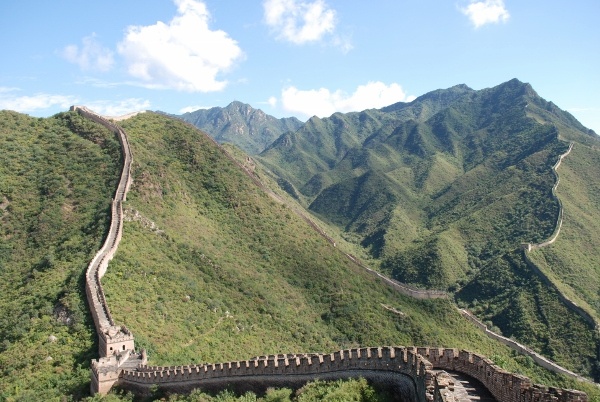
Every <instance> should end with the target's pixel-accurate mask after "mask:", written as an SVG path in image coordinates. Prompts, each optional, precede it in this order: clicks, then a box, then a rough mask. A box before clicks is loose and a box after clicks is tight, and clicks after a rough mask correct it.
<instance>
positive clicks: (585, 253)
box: [530, 143, 600, 320]
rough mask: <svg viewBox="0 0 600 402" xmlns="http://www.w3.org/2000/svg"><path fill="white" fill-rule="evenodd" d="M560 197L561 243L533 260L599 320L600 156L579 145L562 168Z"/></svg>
mask: <svg viewBox="0 0 600 402" xmlns="http://www.w3.org/2000/svg"><path fill="white" fill-rule="evenodd" d="M559 175H560V184H559V186H558V189H557V194H558V196H559V197H560V199H561V201H562V204H563V208H564V222H563V226H562V229H561V232H560V235H559V237H558V240H557V241H556V242H555V243H554V244H552V245H551V246H548V247H546V248H543V249H540V250H536V251H534V252H532V253H530V257H531V259H532V260H533V261H534V262H535V263H536V264H537V265H538V266H540V267H542V268H543V269H544V272H545V273H546V274H547V275H548V276H550V277H551V278H552V279H553V282H554V283H556V284H557V286H558V287H559V288H560V289H561V290H562V291H563V292H564V293H565V294H566V295H567V296H568V297H569V298H571V299H572V300H574V301H576V302H577V303H578V304H580V305H582V306H584V307H585V308H586V309H587V310H588V311H589V312H591V313H592V314H593V315H594V316H595V317H596V319H597V320H598V317H600V297H599V296H600V254H599V253H598V252H597V247H596V245H597V244H598V243H599V242H600V221H599V220H598V219H597V217H598V216H600V183H599V182H598V177H600V153H599V150H598V148H597V146H591V147H590V146H586V145H584V144H581V143H578V144H576V145H575V147H574V148H573V150H572V151H571V154H569V156H568V157H567V158H565V159H564V161H563V163H562V164H561V166H560V168H559Z"/></svg>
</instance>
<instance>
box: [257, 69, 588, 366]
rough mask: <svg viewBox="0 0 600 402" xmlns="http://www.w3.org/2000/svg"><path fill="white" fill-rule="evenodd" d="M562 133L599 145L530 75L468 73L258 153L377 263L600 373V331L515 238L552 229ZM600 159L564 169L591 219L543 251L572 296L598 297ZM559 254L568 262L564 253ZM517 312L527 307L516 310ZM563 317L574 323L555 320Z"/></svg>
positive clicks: (534, 237)
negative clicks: (459, 81) (463, 82)
mask: <svg viewBox="0 0 600 402" xmlns="http://www.w3.org/2000/svg"><path fill="white" fill-rule="evenodd" d="M564 140H570V141H576V142H578V144H581V147H585V149H586V150H588V152H591V150H594V149H595V148H597V146H598V139H597V138H596V137H595V136H591V135H590V132H588V130H587V129H585V128H584V127H583V126H581V124H579V123H578V122H577V121H576V120H575V119H574V118H573V117H572V116H571V115H569V114H568V113H566V112H563V111H561V110H560V109H558V108H557V107H556V106H555V105H553V104H552V103H550V102H546V101H545V100H543V99H542V98H540V97H539V96H538V95H537V94H536V93H535V91H533V89H532V88H531V86H530V85H528V84H523V83H521V82H519V81H518V80H511V81H509V82H507V83H504V84H501V85H499V86H497V87H494V88H489V89H485V90H481V91H473V90H471V89H469V88H467V87H465V86H457V87H453V88H450V89H448V90H439V91H434V92H432V93H430V94H426V95H424V96H422V97H420V98H418V99H416V100H415V101H414V102H412V103H410V104H406V103H400V104H397V105H392V106H390V107H387V108H384V109H381V110H369V111H364V112H360V113H348V114H335V115H333V116H331V118H327V119H316V118H313V119H311V120H310V121H309V122H308V123H307V124H306V125H305V126H303V127H302V128H301V129H300V130H298V131H297V132H296V133H293V134H286V135H284V136H282V137H281V138H280V139H279V140H278V141H276V142H275V143H274V144H273V145H272V146H271V147H270V148H268V149H267V150H266V151H265V152H263V153H262V154H261V155H260V158H259V161H260V162H262V163H263V164H264V166H266V167H267V168H268V169H269V170H270V171H272V172H274V173H275V174H277V175H279V176H280V180H281V181H283V182H284V183H285V184H286V185H285V187H283V188H285V189H286V190H289V189H293V190H294V192H293V193H291V194H292V195H293V196H295V198H296V199H297V200H298V201H299V202H300V203H302V204H303V205H305V206H306V207H307V208H308V209H310V210H311V211H312V212H313V213H315V215H316V216H318V217H319V218H321V219H322V220H323V221H326V222H327V223H328V224H330V225H332V226H337V228H338V230H339V231H341V232H342V233H343V237H344V238H345V239H347V240H350V241H353V242H354V243H355V244H358V245H360V246H362V247H363V249H364V250H365V251H366V252H368V253H369V254H370V256H371V258H372V263H373V265H374V266H378V267H379V268H380V269H381V270H382V271H384V272H387V273H388V274H390V275H392V276H393V277H395V278H396V279H398V280H400V281H402V282H405V283H409V284H412V285H414V286H417V287H423V288H430V289H431V288H434V289H442V290H448V291H451V292H453V293H455V295H456V299H457V302H458V303H460V304H461V305H462V306H465V307H468V308H470V309H471V310H473V311H475V312H476V313H477V314H478V315H479V316H480V317H481V318H482V319H484V320H487V321H489V322H490V324H491V325H492V326H495V327H497V328H499V329H500V330H501V331H502V332H503V333H504V334H505V335H507V336H514V337H515V338H517V339H518V340H520V341H522V342H525V343H527V344H530V346H532V347H534V348H535V349H536V350H538V351H540V352H542V353H544V354H546V355H548V356H549V357H551V358H553V359H555V360H557V361H559V362H561V364H563V365H565V366H567V367H569V368H571V369H574V370H579V371H580V372H581V373H583V374H586V375H593V376H596V375H597V373H596V371H595V366H596V362H597V359H598V357H597V356H596V350H597V341H598V340H597V335H596V333H595V331H593V328H591V327H590V326H589V325H588V324H586V323H585V321H584V320H583V319H581V318H580V317H578V316H577V315H574V314H572V313H571V312H570V311H569V310H567V309H566V308H565V307H564V306H563V305H562V303H561V302H560V301H559V299H558V295H557V293H556V291H555V290H554V288H551V287H550V288H549V287H548V286H547V285H545V284H543V282H540V281H539V280H538V279H537V278H536V276H535V274H533V273H532V272H530V271H529V268H528V267H527V266H526V265H525V264H524V262H523V259H522V255H521V253H520V252H519V251H518V249H519V247H520V244H521V243H523V242H531V243H538V242H542V241H543V240H545V239H547V238H548V237H549V236H550V235H551V234H552V232H553V230H554V228H555V224H556V219H557V216H558V212H559V204H558V202H557V201H556V200H555V199H553V197H552V195H551V189H552V186H553V185H554V182H555V177H554V175H553V173H552V166H553V165H554V164H555V162H556V161H557V160H558V157H559V155H561V154H562V153H564V152H566V150H567V149H568V145H569V144H568V142H566V141H564ZM594 144H595V145H594ZM576 149H577V147H576ZM594 152H595V151H594ZM573 155H574V156H573V158H577V159H580V162H576V163H582V164H583V165H586V166H587V165H592V164H594V161H595V160H594V159H593V156H592V155H590V156H587V161H585V162H584V160H585V158H584V157H581V158H580V157H579V156H578V154H577V153H574V154H573ZM570 158H571V156H570V157H569V159H570ZM597 165H598V164H597V163H596V164H595V165H594V166H595V167H594V168H592V169H590V170H589V171H588V172H586V173H583V172H582V170H583V169H581V168H580V169H579V170H578V172H577V173H574V174H573V175H572V176H571V177H569V178H568V179H565V180H568V181H572V182H573V183H575V184H573V186H579V187H578V188H573V189H572V190H573V191H570V192H569V194H570V195H571V196H572V198H576V199H577V201H576V202H579V204H577V206H576V207H573V208H578V209H574V210H573V211H574V212H573V213H574V214H577V215H578V218H576V219H575V220H572V221H571V222H573V224H574V226H575V227H585V231H581V232H579V233H580V234H578V239H573V240H572V241H570V242H569V243H562V244H563V246H562V247H564V248H563V249H561V250H560V251H557V253H556V254H555V255H552V256H550V255H549V254H548V253H547V252H546V251H542V252H543V253H544V254H543V255H544V256H546V257H547V258H548V259H551V260H552V263H551V265H553V268H547V270H548V272H549V275H554V276H555V277H557V279H558V284H559V286H560V284H563V285H564V287H565V288H567V294H568V295H569V297H572V298H573V299H574V300H576V301H578V302H579V300H582V301H584V302H583V303H582V304H583V305H585V304H590V305H594V306H595V307H594V308H598V307H597V306H598V305H600V304H599V303H600V302H599V301H598V300H599V298H598V295H599V289H600V288H598V286H597V285H598V281H597V280H596V279H594V278H598V275H597V272H596V271H597V265H598V264H597V261H596V260H597V259H598V258H600V257H598V253H596V252H590V247H591V246H590V244H594V243H593V241H591V242H589V241H587V240H584V239H586V237H585V233H586V232H589V233H591V232H593V233H598V230H597V229H598V228H596V226H595V225H596V223H594V222H598V221H599V220H598V219H597V216H598V215H597V214H596V215H594V214H595V213H596V212H599V211H598V208H597V205H598V199H597V197H595V193H594V192H595V191H596V190H594V189H595V185H591V186H589V188H588V186H587V183H588V182H595V181H597V173H598V170H597ZM566 174H569V173H568V172H567V173H566ZM565 191H569V190H565ZM588 192H589V193H588ZM596 192H597V191H596ZM580 196H581V197H582V200H581V201H579V198H580ZM567 203H569V201H567ZM573 204H574V203H573V202H571V205H573ZM584 211H585V212H584ZM596 236H597V234H595V235H592V236H591V239H594V238H595V237H596ZM575 243H577V246H573V245H574V244H575ZM558 244H561V243H557V247H561V246H559V245H558ZM553 247H554V246H553ZM565 249H569V250H570V251H569V252H565ZM542 252H539V253H540V254H541V253H542ZM534 255H536V253H534ZM583 255H585V257H583ZM575 256H581V257H577V258H576V257H575ZM561 258H562V259H568V261H563V262H562V263H558V264H555V263H554V261H555V260H559V259H561ZM574 258H576V259H574ZM537 259H540V258H538V257H536V261H537ZM584 259H586V260H585V261H584ZM577 261H582V264H578V263H577ZM542 263H543V262H542ZM565 265H569V266H570V268H565V267H564V266H565ZM575 266H577V268H574V267H575ZM590 277H592V279H591V280H588V278H590ZM531 292H536V293H535V294H536V295H535V296H534V295H533V294H532V293H531ZM578 293H581V294H583V295H584V296H577V294H578ZM519 295H520V296H519ZM572 295H573V296H572ZM516 311H521V313H518V314H522V315H523V319H522V320H518V321H516V322H515V321H512V317H513V316H514V315H515V314H516V313H515V312H516ZM565 316H569V317H570V318H569V320H570V321H569V323H566V322H565V321H564V320H565ZM562 325H570V328H573V329H574V330H573V331H560V330H558V329H557V328H562Z"/></svg>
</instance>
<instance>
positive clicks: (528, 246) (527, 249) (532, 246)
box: [522, 143, 600, 330]
mask: <svg viewBox="0 0 600 402" xmlns="http://www.w3.org/2000/svg"><path fill="white" fill-rule="evenodd" d="M573 146H574V143H571V144H570V145H569V149H568V150H567V152H565V153H564V154H562V155H561V156H560V157H559V158H558V161H557V162H556V163H555V164H554V166H553V167H552V172H553V173H554V177H555V178H556V181H555V183H554V186H553V187H552V197H553V198H554V199H555V200H556V201H557V202H558V206H559V210H558V218H557V220H556V225H555V227H554V232H553V233H552V235H551V236H550V238H549V239H548V240H546V241H544V242H542V243H538V244H532V243H524V244H523V247H522V248H523V259H524V260H525V262H526V263H527V265H528V266H529V268H531V269H532V270H533V272H535V273H536V274H537V275H538V276H539V277H540V278H541V279H542V281H543V282H544V283H545V284H546V285H548V286H550V287H551V288H553V289H554V290H556V292H557V293H558V295H559V298H560V300H561V301H562V302H563V304H564V305H565V306H566V307H567V308H569V309H570V310H571V311H573V312H574V313H575V314H578V315H579V316H581V317H582V318H583V319H584V320H585V321H586V322H587V323H588V324H589V325H590V326H591V327H592V328H594V329H595V330H600V324H599V323H598V322H597V321H596V319H595V318H594V317H593V316H592V314H590V313H589V312H588V311H586V310H585V309H584V308H582V307H581V306H579V305H578V304H577V303H575V302H574V301H573V300H571V299H570V298H569V297H567V296H566V295H565V294H564V293H563V292H562V291H561V290H560V289H559V287H558V286H556V284H555V283H554V281H553V280H552V279H551V278H550V277H549V276H548V275H546V273H545V272H544V270H543V269H541V268H540V267H539V266H538V265H537V264H535V263H534V262H533V261H532V260H531V259H530V258H529V252H530V251H533V250H537V249H540V248H542V247H546V246H549V245H551V244H553V243H554V242H555V241H556V239H558V235H559V234H560V230H561V229H562V224H563V214H564V212H563V211H564V209H563V205H562V201H561V200H560V198H559V197H558V195H557V194H556V189H557V188H558V184H559V183H560V176H559V175H558V170H557V169H558V168H559V166H560V165H561V163H562V161H563V159H564V158H565V157H566V156H567V155H569V153H571V150H572V149H573Z"/></svg>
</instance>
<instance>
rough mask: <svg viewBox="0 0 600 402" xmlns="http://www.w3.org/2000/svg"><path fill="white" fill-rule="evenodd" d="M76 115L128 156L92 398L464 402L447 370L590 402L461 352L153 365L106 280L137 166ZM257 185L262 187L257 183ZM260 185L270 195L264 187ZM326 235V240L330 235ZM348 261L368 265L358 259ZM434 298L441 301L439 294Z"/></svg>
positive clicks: (96, 313) (511, 393)
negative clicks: (332, 396)
mask: <svg viewBox="0 0 600 402" xmlns="http://www.w3.org/2000/svg"><path fill="white" fill-rule="evenodd" d="M71 110H74V111H77V112H78V113H80V114H81V115H83V116H85V117H86V118H89V119H91V120H93V121H95V122H98V123H100V124H102V125H104V126H105V127H107V128H108V129H110V130H111V131H113V132H114V133H115V134H116V135H117V136H118V138H119V141H120V143H121V146H122V149H123V170H122V173H121V179H120V181H119V185H118V187H117V190H116V193H115V197H114V200H113V202H112V209H111V225H110V229H109V232H108V235H107V237H106V240H105V242H104V244H103V246H102V248H101V249H100V251H98V253H97V254H96V256H95V257H94V258H93V260H92V261H91V262H90V264H89V266H88V269H87V272H86V293H87V297H88V303H89V305H90V309H91V312H92V316H93V318H94V323H95V325H96V329H97V332H98V337H99V349H100V350H99V353H100V358H99V359H98V360H92V364H91V380H92V381H91V391H92V393H93V394H95V393H100V394H106V393H108V391H109V390H110V389H111V388H112V386H114V385H115V384H118V385H119V386H120V387H122V388H125V389H129V390H132V391H134V392H135V393H136V394H138V395H149V394H150V392H151V389H153V388H154V387H159V388H160V389H163V390H165V391H167V392H188V391H190V390H192V389H195V388H202V389H205V390H219V389H223V388H225V387H230V388H233V389H238V390H241V391H245V390H253V391H258V392H261V391H264V390H266V388H268V387H274V386H275V387H278V386H287V387H293V388H296V387H299V386H301V385H302V384H303V383H305V382H307V381H310V380H315V379H323V380H329V379H338V378H352V377H364V378H367V379H368V380H369V381H371V382H373V383H375V384H378V385H384V386H386V387H388V389H391V390H392V391H393V392H394V393H395V395H397V396H398V397H399V398H402V400H406V401H419V402H425V401H445V402H452V401H458V399H457V397H456V395H455V394H454V383H453V380H452V378H451V377H450V376H449V375H448V374H447V373H445V372H444V371H439V369H442V370H453V371H458V372H461V373H464V374H467V375H469V376H471V377H473V378H476V379H477V380H479V381H480V382H481V383H482V384H483V385H484V386H485V387H486V388H487V389H488V390H489V391H490V392H491V393H492V394H493V395H494V397H495V398H496V399H497V400H498V401H501V402H520V401H523V402H525V401H548V402H549V401H553V402H577V401H587V395H586V394H585V393H583V392H580V391H573V390H562V389H556V388H545V387H542V386H537V385H533V384H532V383H531V381H530V380H529V379H527V378H526V377H523V376H519V375H515V374H511V373H508V372H506V371H504V370H502V369H501V368H499V367H498V366H496V365H494V364H493V362H491V361H490V360H489V359H486V358H485V357H483V356H480V355H476V354H472V353H470V352H465V351H461V352H458V351H457V350H455V349H438V348H415V347H376V348H360V349H349V350H342V351H339V352H334V353H331V354H317V353H312V354H302V355H274V356H260V357H257V358H254V359H251V360H244V361H236V362H228V363H217V364H204V365H187V366H171V367H160V366H147V365H146V361H147V358H146V353H145V351H142V352H141V353H140V354H137V353H135V347H134V346H135V345H134V337H133V334H132V333H131V332H130V331H129V330H128V329H127V328H126V327H124V326H120V325H117V324H116V323H115V322H114V320H113V319H112V316H111V314H110V309H109V307H108V304H107V302H106V299H105V297H104V291H103V289H102V284H101V281H100V279H101V278H102V276H103V275H104V273H105V272H106V269H107V266H108V262H109V261H110V260H111V259H112V257H113V256H114V253H115V252H116V249H117V247H118V244H119V241H120V240H121V237H122V232H123V207H122V203H123V201H125V198H126V194H127V191H128V189H129V187H130V185H131V162H132V155H131V150H130V148H129V143H128V141H127V135H126V134H125V132H124V131H123V130H122V129H121V128H120V127H118V126H117V125H115V124H114V123H112V122H110V121H108V120H106V119H105V118H103V117H102V116H99V115H97V114H96V113H94V112H92V111H90V110H89V109H87V108H85V107H83V106H73V107H71ZM235 162H236V163H237V161H235ZM253 180H255V182H256V180H257V179H255V178H253ZM257 184H258V185H259V186H261V188H264V186H263V185H262V183H260V182H258V183H257ZM309 223H310V222H309ZM311 226H312V225H311ZM323 235H324V236H325V237H327V235H325V234H324V233H323ZM330 241H331V242H332V241H333V240H330ZM334 245H335V244H334ZM347 257H348V258H350V259H351V260H353V261H354V262H356V263H358V264H359V265H361V266H363V265H362V264H360V262H359V261H357V260H356V259H355V258H354V257H353V256H351V255H347ZM363 267H364V266H363ZM364 268H366V269H368V270H369V271H370V272H373V273H375V274H376V275H378V276H379V277H380V278H381V279H382V280H384V281H386V283H388V284H390V285H393V286H394V287H398V286H401V284H397V283H394V282H393V281H392V282H390V280H389V279H388V278H385V277H384V276H382V275H380V274H377V273H376V272H375V271H372V270H370V269H369V268H367V267H364ZM399 290H400V289H399ZM400 291H402V290H400ZM409 293H410V292H409ZM413 297H418V296H413ZM429 297H440V296H438V295H437V294H436V293H435V292H434V293H432V294H431V295H430V296H429ZM429 297H427V296H426V298H429ZM436 369H437V370H436Z"/></svg>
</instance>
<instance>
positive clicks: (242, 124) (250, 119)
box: [178, 101, 303, 154]
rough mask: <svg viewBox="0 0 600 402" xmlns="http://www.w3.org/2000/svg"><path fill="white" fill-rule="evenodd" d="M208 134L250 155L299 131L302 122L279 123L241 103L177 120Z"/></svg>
mask: <svg viewBox="0 0 600 402" xmlns="http://www.w3.org/2000/svg"><path fill="white" fill-rule="evenodd" d="M178 117H180V118H181V119H183V120H185V121H187V122H188V123H191V124H193V125H195V126H196V127H198V128H199V129H201V130H203V131H206V132H207V133H208V134H209V135H210V136H211V137H213V138H214V139H215V140H217V141H218V142H219V143H224V142H229V143H232V144H235V145H237V146H238V147H240V148H241V149H243V150H244V151H246V152H248V153H249V154H257V153H260V152H262V151H263V150H264V149H265V148H266V147H267V146H268V145H270V144H271V143H272V142H273V141H274V140H275V139H276V138H278V137H279V136H280V135H281V134H283V133H285V132H287V131H296V130H297V129H299V128H300V127H301V126H302V124H303V123H302V122H301V121H300V120H298V119H297V118H295V117H287V118H282V119H277V118H276V117H273V116H270V115H268V114H266V113H265V112H263V111H262V110H260V109H254V108H252V107H251V106H250V105H247V104H245V103H241V102H237V101H235V102H232V103H230V104H229V105H228V106H226V107H224V108H222V107H213V108H211V109H199V110H196V111H195V112H190V113H185V114H183V115H181V116H178Z"/></svg>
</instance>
